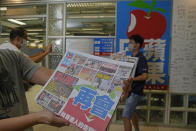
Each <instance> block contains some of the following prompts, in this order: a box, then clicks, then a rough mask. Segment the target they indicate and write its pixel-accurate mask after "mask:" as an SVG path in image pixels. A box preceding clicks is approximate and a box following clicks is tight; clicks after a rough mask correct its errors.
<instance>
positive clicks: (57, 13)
mask: <svg viewBox="0 0 196 131" xmlns="http://www.w3.org/2000/svg"><path fill="white" fill-rule="evenodd" d="M62 18H63V4H50V5H49V19H62Z"/></svg>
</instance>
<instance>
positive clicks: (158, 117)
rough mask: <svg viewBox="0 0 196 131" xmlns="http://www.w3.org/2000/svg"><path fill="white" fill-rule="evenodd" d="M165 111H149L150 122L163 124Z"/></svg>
mask: <svg viewBox="0 0 196 131" xmlns="http://www.w3.org/2000/svg"><path fill="white" fill-rule="evenodd" d="M164 112H165V111H159V110H151V111H150V122H151V123H163V120H164V114H165V113H164Z"/></svg>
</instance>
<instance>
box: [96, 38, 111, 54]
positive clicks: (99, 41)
mask: <svg viewBox="0 0 196 131" xmlns="http://www.w3.org/2000/svg"><path fill="white" fill-rule="evenodd" d="M113 52H114V38H94V53H93V54H94V55H96V56H110V55H111V54H112V53H113Z"/></svg>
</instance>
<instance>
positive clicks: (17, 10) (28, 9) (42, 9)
mask: <svg viewBox="0 0 196 131" xmlns="http://www.w3.org/2000/svg"><path fill="white" fill-rule="evenodd" d="M44 14H46V5H45V4H42V5H20V6H8V7H4V10H1V11H0V16H22V15H44Z"/></svg>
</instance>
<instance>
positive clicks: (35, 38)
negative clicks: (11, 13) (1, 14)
mask: <svg viewBox="0 0 196 131" xmlns="http://www.w3.org/2000/svg"><path fill="white" fill-rule="evenodd" d="M15 20H18V21H20V22H23V23H25V24H24V25H19V24H17V23H14V22H11V21H9V20H8V19H5V18H4V19H2V20H1V24H2V34H1V39H0V43H1V44H2V43H4V42H5V41H9V34H10V31H11V29H12V28H14V27H18V26H20V27H23V28H24V29H25V30H26V31H27V35H28V41H27V44H25V45H24V44H23V45H22V47H21V51H22V52H24V53H26V54H27V55H29V56H32V55H34V54H37V53H39V52H41V51H42V50H43V48H44V47H45V45H46V40H45V39H46V38H45V37H46V19H45V18H44V17H43V18H37V17H32V18H31V17H29V18H17V19H15ZM42 64H44V61H42Z"/></svg>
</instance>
